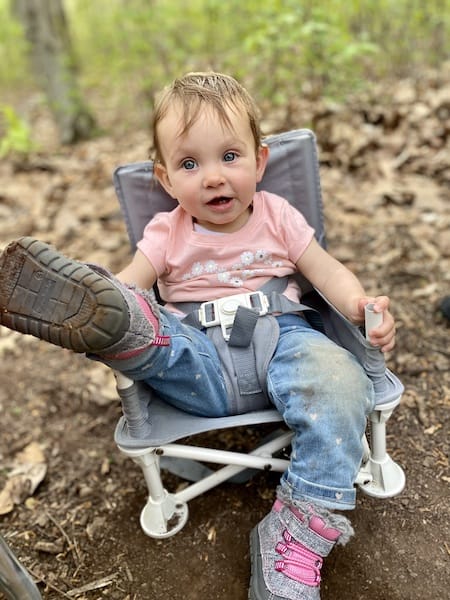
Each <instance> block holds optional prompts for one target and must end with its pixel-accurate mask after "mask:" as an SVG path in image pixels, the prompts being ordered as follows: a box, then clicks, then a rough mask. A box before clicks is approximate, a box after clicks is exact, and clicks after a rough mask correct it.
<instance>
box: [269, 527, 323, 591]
mask: <svg viewBox="0 0 450 600" xmlns="http://www.w3.org/2000/svg"><path fill="white" fill-rule="evenodd" d="M283 539H284V542H278V543H277V545H276V547H275V550H276V551H277V552H278V554H280V556H282V559H281V560H277V561H275V569H276V570H277V571H280V572H281V573H284V574H285V575H286V576H287V577H290V578H291V579H294V580H295V581H298V582H300V583H304V584H305V585H309V586H312V587H318V586H319V585H320V569H321V567H322V563H323V560H322V557H321V556H319V554H315V553H314V552H312V551H311V550H308V548H306V547H305V546H303V544H300V542H296V541H295V540H294V538H293V537H292V535H291V534H290V533H289V531H288V530H287V529H285V530H284V531H283Z"/></svg>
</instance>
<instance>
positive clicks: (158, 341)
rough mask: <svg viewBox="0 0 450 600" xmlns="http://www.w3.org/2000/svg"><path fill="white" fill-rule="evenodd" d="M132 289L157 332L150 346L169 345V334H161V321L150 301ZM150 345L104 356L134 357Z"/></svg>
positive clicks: (110, 357) (119, 358)
mask: <svg viewBox="0 0 450 600" xmlns="http://www.w3.org/2000/svg"><path fill="white" fill-rule="evenodd" d="M130 291H131V292H133V294H134V296H135V298H136V300H137V302H138V304H139V306H140V307H141V309H142V312H143V313H144V316H145V317H146V318H147V320H148V321H149V322H150V324H151V325H152V327H153V330H154V332H155V338H154V340H153V341H152V342H151V343H150V344H148V346H169V345H170V338H169V336H166V335H159V321H158V319H157V318H156V317H155V315H154V314H153V311H152V309H151V308H150V306H149V305H148V303H147V302H146V301H145V300H144V298H143V297H142V296H140V295H139V294H137V293H136V292H135V291H134V290H130ZM148 346H144V347H142V348H135V349H133V350H127V351H126V352H119V353H118V354H114V355H104V356H105V358H108V359H118V360H125V359H127V358H133V357H134V356H137V355H138V354H141V352H143V351H144V350H145V349H146V348H148Z"/></svg>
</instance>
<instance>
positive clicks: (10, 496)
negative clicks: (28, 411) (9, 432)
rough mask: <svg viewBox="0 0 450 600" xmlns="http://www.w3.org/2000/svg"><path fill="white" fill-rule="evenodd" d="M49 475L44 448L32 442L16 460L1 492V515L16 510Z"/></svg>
mask: <svg viewBox="0 0 450 600" xmlns="http://www.w3.org/2000/svg"><path fill="white" fill-rule="evenodd" d="M46 473H47V464H46V461H45V457H44V453H43V450H42V447H41V446H40V444H38V443H37V442H31V443H30V444H29V445H28V446H26V448H25V449H24V450H22V452H20V453H19V454H18V455H17V456H16V457H15V459H14V461H13V464H12V470H11V472H10V473H9V475H8V479H7V481H6V484H5V486H4V488H3V490H2V491H1V492H0V515H5V514H7V513H9V512H11V511H12V510H13V509H14V506H15V505H16V504H22V503H23V502H24V501H25V500H26V499H27V498H28V497H29V496H32V495H33V494H34V492H35V491H36V489H37V487H38V485H39V484H40V483H41V481H42V480H43V479H44V477H45V475H46Z"/></svg>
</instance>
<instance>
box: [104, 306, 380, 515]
mask: <svg viewBox="0 0 450 600" xmlns="http://www.w3.org/2000/svg"><path fill="white" fill-rule="evenodd" d="M277 319H278V323H279V326H280V337H279V340H278V345H277V349H276V351H275V354H274V356H273V358H272V360H271V362H270V365H269V369H268V375H267V383H268V392H269V395H270V397H271V400H272V402H273V403H274V405H275V407H276V408H277V410H278V411H279V412H280V413H281V415H282V416H283V418H284V420H285V421H286V423H287V425H288V426H289V427H290V428H291V429H292V430H293V432H294V437H293V441H292V453H291V460H290V465H289V468H288V469H287V471H286V472H285V473H284V474H283V476H282V479H281V485H282V487H283V488H284V489H285V492H286V493H287V494H288V495H289V496H290V497H291V498H292V499H294V500H310V501H311V502H314V503H318V504H321V505H323V506H325V507H327V508H339V509H351V508H353V507H354V504H355V489H354V481H355V478H356V475H357V473H358V470H359V467H360V462H361V458H362V453H363V446H362V436H363V434H364V430H365V426H366V417H367V415H368V414H369V413H370V411H371V410H372V408H373V406H374V393H373V387H372V383H371V382H370V380H369V379H368V377H367V376H366V375H365V373H364V371H363V369H362V367H361V366H360V364H359V363H358V362H357V360H356V359H355V358H354V356H353V355H352V354H350V353H349V352H347V351H346V350H344V349H343V348H341V347H339V346H337V345H336V344H335V343H334V342H332V341H331V340H329V339H328V338H327V337H326V336H325V335H324V334H322V333H320V332H318V331H316V330H315V329H313V328H312V327H311V326H310V325H309V324H308V323H307V322H306V321H305V320H304V319H303V318H301V317H300V316H299V315H294V314H288V315H282V316H279V317H277ZM160 333H161V334H162V335H166V336H170V346H151V347H150V348H149V349H148V350H145V351H144V352H142V353H141V354H139V355H138V356H136V357H134V358H132V359H127V360H125V361H123V360H121V361H119V360H115V361H104V362H106V363H107V364H108V365H109V366H111V367H112V368H114V369H117V370H119V371H121V372H123V373H124V374H125V375H127V376H128V377H130V378H132V379H135V380H142V381H145V382H146V383H147V384H148V385H150V386H151V387H152V388H153V389H154V390H155V391H156V392H157V393H158V395H159V396H160V397H162V398H164V399H165V400H167V401H168V402H170V403H171V404H172V405H174V406H176V407H177V408H180V409H182V410H184V411H186V412H189V413H191V414H197V415H201V416H213V417H219V416H225V415H226V414H227V410H228V406H229V401H228V399H227V392H226V386H225V381H224V377H223V374H222V372H221V368H220V361H219V357H218V356H217V353H216V350H215V348H214V346H213V344H212V343H211V341H210V339H209V338H208V337H207V336H206V335H205V334H204V333H203V332H202V331H199V330H197V329H195V328H193V327H190V326H188V325H184V324H183V322H182V321H180V320H179V319H178V318H177V317H175V316H174V315H172V314H170V313H168V312H167V311H165V310H164V309H162V311H161V332H160Z"/></svg>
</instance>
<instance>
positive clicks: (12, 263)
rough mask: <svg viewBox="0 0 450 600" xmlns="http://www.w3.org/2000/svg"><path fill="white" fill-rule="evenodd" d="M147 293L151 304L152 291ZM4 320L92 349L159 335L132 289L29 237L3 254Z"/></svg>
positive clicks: (0, 319)
mask: <svg viewBox="0 0 450 600" xmlns="http://www.w3.org/2000/svg"><path fill="white" fill-rule="evenodd" d="M143 295H144V298H145V300H146V301H148V303H149V305H150V306H152V308H153V304H154V302H153V300H152V294H151V292H144V293H143ZM146 296H147V297H146ZM0 324H1V325H4V326H5V327H8V328H9V329H13V330H15V331H19V332H21V333H25V334H30V335H33V336H34V337H37V338H40V339H42V340H46V341H47V342H50V343H52V344H56V345H57V346H61V347H63V348H68V349H70V350H73V351H74V352H89V353H94V354H98V353H100V354H101V353H108V352H111V350H114V352H122V351H128V350H130V349H131V350H133V349H136V348H140V347H145V346H148V345H150V344H151V343H152V341H153V339H154V337H155V331H154V327H153V326H152V325H151V324H150V322H149V321H148V319H147V318H146V317H145V315H143V314H142V308H141V306H140V304H139V303H138V302H137V301H136V294H135V293H134V292H133V291H132V290H131V289H129V288H128V287H126V286H124V285H122V284H121V283H120V282H118V280H115V279H114V277H113V276H112V275H109V274H108V273H107V271H103V270H102V269H101V268H98V269H96V268H95V267H90V266H87V265H85V264H83V263H79V262H77V261H74V260H71V259H69V258H66V257H65V256H63V255H62V254H60V253H59V252H57V251H56V250H55V249H54V248H52V247H51V246H49V245H47V244H45V243H44V242H41V241H39V240H36V239H34V238H31V237H23V238H20V239H19V240H17V241H14V242H11V243H10V244H9V245H8V246H7V248H6V249H5V250H4V252H3V254H2V255H1V256H0Z"/></svg>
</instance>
